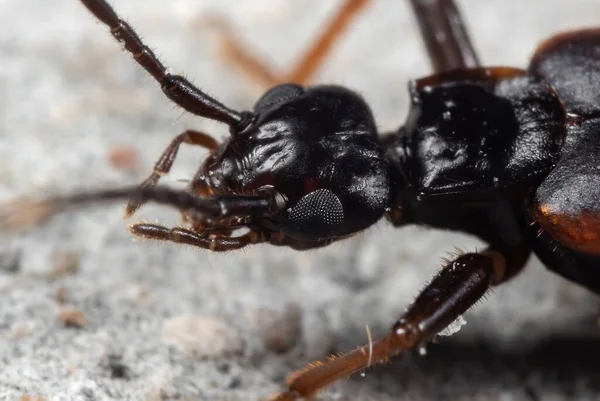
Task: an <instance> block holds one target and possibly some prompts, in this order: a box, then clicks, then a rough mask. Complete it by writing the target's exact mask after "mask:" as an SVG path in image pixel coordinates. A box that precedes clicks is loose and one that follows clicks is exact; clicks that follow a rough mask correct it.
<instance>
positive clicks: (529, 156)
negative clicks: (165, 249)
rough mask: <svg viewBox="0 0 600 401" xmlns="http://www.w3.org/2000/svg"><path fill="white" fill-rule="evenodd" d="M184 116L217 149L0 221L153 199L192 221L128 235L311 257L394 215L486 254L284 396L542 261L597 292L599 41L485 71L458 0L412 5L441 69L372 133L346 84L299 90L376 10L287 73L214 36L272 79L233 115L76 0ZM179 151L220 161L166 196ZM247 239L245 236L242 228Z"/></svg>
mask: <svg viewBox="0 0 600 401" xmlns="http://www.w3.org/2000/svg"><path fill="white" fill-rule="evenodd" d="M81 2H82V3H83V4H84V5H85V7H87V8H88V9H89V11H91V12H92V13H93V14H94V15H95V16H96V17H97V18H98V19H99V20H100V21H102V22H103V23H104V24H106V25H107V26H108V27H109V28H110V31H111V33H112V35H113V36H114V37H115V38H116V39H117V40H118V41H119V42H120V43H121V44H122V45H123V46H124V47H125V49H126V50H127V51H128V52H129V53H131V54H132V56H133V58H134V59H135V61H136V62H137V63H138V64H140V65H141V66H142V67H143V68H144V69H145V70H146V71H148V73H150V75H152V77H153V78H154V79H155V80H156V81H157V82H158V83H159V84H160V86H161V88H162V90H163V92H164V93H165V95H166V96H167V97H168V98H169V99H171V100H172V101H173V102H174V103H175V104H177V105H178V106H181V107H182V108H183V109H185V110H186V111H188V112H190V113H192V114H195V115H198V116H202V117H206V118H209V119H212V120H216V121H219V122H221V123H224V124H226V125H227V126H229V131H230V136H229V138H228V139H227V140H226V141H225V142H223V143H217V142H216V141H215V140H214V139H212V138H211V137H210V136H208V135H206V134H205V133H202V132H198V131H193V130H189V131H186V132H184V133H182V134H180V135H178V136H177V137H176V138H175V139H174V140H173V141H172V142H171V144H170V145H169V146H168V147H167V149H166V150H165V151H164V153H163V154H162V156H161V157H160V159H159V160H158V162H157V163H156V165H155V167H154V171H153V173H152V174H151V175H150V176H149V177H148V178H147V179H146V180H145V181H144V182H143V183H142V185H141V186H140V187H138V188H124V189H114V190H112V189H109V190H104V191H94V192H87V193H79V194H75V195H70V196H64V197H56V198H51V199H45V200H41V201H39V200H37V201H36V200H33V201H29V202H26V201H24V200H18V201H16V202H14V204H12V205H9V206H8V207H6V208H4V211H3V212H2V216H1V220H0V222H2V224H3V225H4V226H5V227H8V228H9V229H10V228H13V229H18V228H23V227H25V226H27V225H34V224H36V223H38V222H40V221H41V220H42V219H44V218H47V217H49V216H51V215H52V214H54V213H56V212H59V211H61V210H63V209H65V208H68V207H72V206H75V205H78V204H83V203H88V202H94V201H100V200H114V199H123V198H128V199H130V201H129V204H128V205H127V208H126V216H131V215H132V214H133V213H134V212H135V211H136V210H137V209H138V208H139V207H140V206H141V205H142V204H143V203H145V202H148V201H152V202H157V203H161V204H165V205H169V206H171V207H174V208H177V209H178V210H180V211H181V213H182V217H183V221H184V225H183V226H182V227H177V228H168V227H163V226H160V225H156V224H146V223H143V224H133V225H131V226H130V230H131V232H132V233H133V234H134V235H136V236H140V237H143V238H149V239H156V240H167V241H173V242H177V243H183V244H188V245H194V246H198V247H201V248H205V249H209V250H211V251H228V250H233V249H239V248H242V247H245V246H247V245H250V244H258V243H269V244H271V245H278V246H288V247H291V248H294V249H299V250H304V249H312V248H317V247H322V246H325V245H328V244H330V243H332V242H334V241H337V240H340V239H343V238H346V237H349V236H351V235H353V234H355V233H357V232H359V231H361V230H363V229H365V228H367V227H369V226H371V225H372V224H374V223H375V222H377V221H378V220H380V219H381V218H382V217H383V216H386V217H387V218H388V219H389V220H390V221H391V222H392V223H393V224H394V225H396V226H403V225H406V224H423V225H427V226H431V227H437V228H441V229H449V230H456V231H463V232H467V233H470V234H473V235H475V236H477V237H478V238H480V239H482V240H483V241H485V242H486V243H487V244H488V248H487V249H486V250H484V251H482V252H477V253H466V254H462V255H457V257H456V258H455V259H454V260H451V261H450V260H447V261H446V262H447V263H446V265H445V266H444V268H443V269H442V270H441V271H440V272H439V273H438V274H437V276H436V277H435V278H434V279H433V281H432V282H431V283H430V284H429V285H428V286H427V287H426V288H425V289H424V290H423V291H422V292H421V294H420V295H419V296H418V297H417V298H416V300H415V302H414V303H413V304H412V305H411V306H410V307H409V308H408V310H407V311H406V313H404V314H403V315H402V316H401V317H400V318H399V319H398V320H397V322H396V323H395V324H394V326H393V328H392V330H391V331H390V333H389V335H388V336H386V337H384V338H381V339H379V340H377V341H375V342H373V343H371V344H369V345H368V346H363V347H358V348H357V349H355V350H353V351H350V352H348V353H346V354H344V355H341V356H339V357H332V358H329V359H328V360H325V361H322V362H316V363H313V364H311V365H309V367H307V368H306V369H304V370H301V371H299V372H297V373H295V374H294V375H292V376H291V377H290V378H289V380H288V383H287V389H286V390H285V391H284V392H282V393H279V394H277V395H275V396H274V397H273V399H274V400H286V401H287V400H296V399H299V398H310V397H311V396H312V395H314V394H315V393H316V392H318V391H319V390H321V389H322V388H324V387H325V386H327V385H329V384H331V383H332V382H334V381H336V380H338V379H340V378H344V377H347V376H348V375H349V374H351V373H353V372H355V371H358V370H360V369H363V368H365V367H368V366H370V365H372V364H375V363H378V362H381V361H385V360H387V359H388V358H389V357H392V356H394V355H396V354H398V353H400V352H402V351H406V350H410V349H413V348H415V347H418V346H420V345H422V344H424V343H426V342H427V341H430V340H432V339H433V338H434V337H436V336H437V335H438V333H439V332H440V331H442V330H443V329H444V328H446V327H447V326H449V325H450V324H451V323H452V322H453V321H455V320H456V319H457V318H459V317H460V316H461V315H462V314H463V313H464V312H465V311H466V310H467V309H469V308H470V307H471V306H472V305H473V304H474V303H476V302H477V301H478V300H479V299H480V298H481V297H482V296H483V295H484V294H485V293H486V291H487V290H488V289H489V288H490V287H491V286H493V285H498V284H500V283H503V282H505V281H507V280H508V279H509V278H511V277H512V276H514V275H515V274H517V273H518V272H519V271H520V270H521V269H522V268H523V267H524V266H525V264H526V261H527V259H528V258H529V256H530V254H531V253H532V252H533V253H535V254H536V255H537V256H538V257H539V258H540V259H541V260H542V261H543V263H544V264H545V265H546V266H547V267H548V268H549V269H551V270H553V271H555V272H556V273H558V274H560V275H562V276H563V277H566V278H567V279H570V280H572V281H574V282H577V283H579V284H581V285H582V286H585V287H587V288H588V289H590V290H592V291H594V292H596V293H600V174H599V172H598V169H600V30H599V29H586V30H579V31H574V32H567V33H563V34H559V35H556V36H554V37H552V38H550V39H548V40H546V41H545V42H543V43H542V44H541V45H540V46H539V47H538V49H537V50H536V52H535V54H534V56H533V58H532V60H531V63H530V65H529V67H528V68H527V69H526V70H521V69H516V68H508V67H492V68H485V67H481V66H480V63H479V61H478V57H477V55H476V53H475V51H474V49H473V46H472V44H471V42H470V39H469V36H468V34H467V31H466V29H465V28H464V25H463V23H462V21H461V17H460V14H459V12H458V10H457V8H456V6H455V4H454V3H453V1H451V0H435V1H433V0H412V1H411V4H412V6H413V9H414V11H415V15H416V18H417V20H418V22H419V26H420V30H421V34H422V37H423V41H424V42H425V45H426V47H427V51H428V53H429V56H430V59H431V63H432V65H433V67H434V70H435V74H434V75H431V76H428V77H425V78H421V79H417V80H414V81H411V82H410V85H409V90H410V96H411V108H410V112H409V115H408V118H407V121H406V123H405V124H404V125H403V126H402V127H401V128H400V129H398V130H397V131H396V132H393V133H390V134H387V135H382V136H380V135H378V133H377V130H376V126H375V122H374V120H373V116H372V114H371V111H370V109H369V107H368V106H367V104H366V103H365V102H364V101H363V99H362V98H361V97H360V96H358V95H357V94H356V93H354V92H352V91H350V90H348V89H345V88H343V87H339V86H313V87H307V86H305V85H303V84H305V83H306V82H307V80H308V78H309V77H310V75H311V73H312V72H313V71H314V70H315V69H316V68H317V67H318V65H319V64H320V62H321V61H322V60H323V58H324V57H325V55H326V54H327V52H328V50H329V49H330V48H331V46H332V45H333V43H334V41H335V39H336V38H337V37H339V35H340V34H341V33H342V31H343V30H344V29H345V28H346V26H347V25H348V24H349V23H350V21H351V20H352V18H353V17H354V16H355V15H357V13H358V12H359V10H361V9H362V8H363V7H364V6H365V5H366V3H367V2H368V1H367V0H346V1H345V3H344V5H343V7H342V8H341V9H340V11H339V12H338V14H337V15H336V16H335V18H333V20H332V22H331V23H330V24H329V25H328V27H327V29H326V30H325V32H324V34H323V35H322V37H321V38H320V39H319V40H318V41H316V42H315V44H314V46H313V47H312V48H311V49H310V51H309V52H308V53H307V54H306V56H305V57H304V58H303V59H302V60H301V62H300V63H299V64H298V66H297V67H296V68H295V69H294V70H293V71H292V72H291V73H290V74H288V75H286V76H282V77H278V76H277V75H275V74H273V73H271V72H270V71H269V70H268V69H267V68H265V67H264V65H262V64H261V63H260V61H259V60H256V59H254V58H253V57H252V56H251V55H250V54H249V53H246V51H245V50H244V48H243V47H242V46H240V45H239V44H238V43H236V41H235V38H233V37H232V36H231V35H230V33H229V32H228V30H227V29H223V28H225V25H222V26H221V31H222V32H221V33H222V34H223V39H225V42H224V43H225V45H226V47H227V49H228V50H229V55H230V56H231V60H232V61H234V62H236V63H238V64H243V66H244V68H245V69H246V70H247V71H249V72H250V73H251V74H253V75H254V76H255V77H256V78H258V79H260V80H262V82H264V83H267V84H269V85H271V86H272V87H271V89H269V90H268V91H267V92H266V93H265V94H264V95H263V96H262V97H261V98H260V99H259V100H258V101H257V102H256V104H255V105H254V107H253V109H252V110H250V111H244V112H238V111H235V110H231V109H229V108H228V107H226V106H225V105H223V104H221V103H219V102H218V101H217V100H215V99H213V98H211V97H209V96H208V95H206V94H205V93H203V92H202V91H201V90H199V89H198V88H196V87H195V86H194V85H192V84H191V83H190V82H189V81H188V80H187V79H185V78H184V77H182V76H179V75H173V74H171V73H169V72H168V70H167V69H166V68H165V67H164V66H163V65H162V64H161V62H160V61H159V60H158V59H157V57H156V56H155V54H154V53H153V52H152V50H150V49H149V48H148V47H147V46H146V45H145V44H144V43H143V42H142V41H141V40H140V38H139V37H138V35H137V34H136V33H135V31H134V30H133V28H131V26H129V25H128V24H127V23H126V22H124V21H123V20H122V19H121V18H120V17H119V16H118V15H117V14H116V13H115V11H114V10H113V9H112V8H111V7H110V6H109V5H108V4H107V3H106V2H105V1H104V0H81ZM182 143H187V144H191V145H197V146H201V147H204V148H206V149H208V150H209V151H210V154H209V156H208V157H207V158H206V160H205V161H204V163H203V164H202V166H201V167H200V169H199V170H198V172H197V173H196V174H195V176H194V178H193V180H192V181H191V183H190V185H189V188H188V189H187V190H175V189H169V188H166V187H160V186H157V183H158V180H159V178H160V177H161V176H162V175H164V174H167V173H168V172H169V169H170V168H171V165H172V164H173V161H174V159H175V157H176V154H177V151H178V148H179V146H180V145H181V144H182ZM239 229H246V232H245V233H243V234H237V232H238V231H239Z"/></svg>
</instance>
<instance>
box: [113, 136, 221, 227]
mask: <svg viewBox="0 0 600 401" xmlns="http://www.w3.org/2000/svg"><path fill="white" fill-rule="evenodd" d="M182 143H187V144H190V145H197V146H201V147H203V148H206V149H209V150H214V149H216V148H217V146H219V144H218V143H217V141H215V139H214V138H212V137H211V136H209V135H207V134H205V133H203V132H199V131H194V130H187V131H184V132H183V133H181V134H179V135H177V136H176V137H175V139H173V140H172V141H171V143H170V144H169V146H167V148H166V149H165V150H164V152H163V153H162V155H161V156H160V158H159V159H158V161H157V162H156V164H155V165H154V170H153V172H152V174H150V176H149V177H148V178H146V179H145V180H144V181H143V182H142V183H141V184H140V187H141V188H150V187H154V186H156V184H157V183H158V180H159V179H160V177H162V176H163V175H166V174H168V173H169V171H170V170H171V167H172V166H173V162H174V161H175V157H177V152H178V151H179V146H181V144H182ZM143 204H144V202H140V201H133V200H132V201H129V203H128V204H127V206H126V207H125V217H126V218H127V217H130V216H131V215H132V214H133V213H135V211H136V210H138V209H139V208H140V207H141V206H142V205H143Z"/></svg>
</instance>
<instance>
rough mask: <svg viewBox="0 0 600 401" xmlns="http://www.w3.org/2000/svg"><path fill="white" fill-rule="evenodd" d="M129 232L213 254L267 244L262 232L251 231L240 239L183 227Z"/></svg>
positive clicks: (132, 227)
mask: <svg viewBox="0 0 600 401" xmlns="http://www.w3.org/2000/svg"><path fill="white" fill-rule="evenodd" d="M129 231H130V232H131V233H132V234H133V235H136V236H138V237H142V238H146V239H153V240H159V241H171V242H175V243H178V244H186V245H193V246H197V247H200V248H203V249H208V250H210V251H213V252H226V251H232V250H235V249H241V248H243V247H245V246H247V245H251V244H258V243H261V242H265V240H266V239H265V235H264V234H263V233H261V232H256V231H250V232H248V233H246V234H244V235H241V236H239V237H230V236H229V235H228V233H227V232H224V233H216V234H214V235H206V233H197V232H194V231H191V230H187V229H185V228H181V227H175V228H168V227H164V226H160V225H157V224H146V223H140V224H132V225H130V226H129Z"/></svg>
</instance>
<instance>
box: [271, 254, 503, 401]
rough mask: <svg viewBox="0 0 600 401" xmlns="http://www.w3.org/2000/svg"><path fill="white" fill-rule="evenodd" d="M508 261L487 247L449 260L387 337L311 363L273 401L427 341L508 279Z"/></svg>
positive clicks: (289, 399)
mask: <svg viewBox="0 0 600 401" xmlns="http://www.w3.org/2000/svg"><path fill="white" fill-rule="evenodd" d="M507 256H508V255H507ZM506 260H508V258H506V257H505V256H504V255H503V254H502V253H500V252H499V251H497V250H487V251H485V252H482V253H468V254H464V255H462V256H459V257H458V258H456V259H455V260H454V261H453V262H449V263H448V264H447V265H446V266H445V267H444V268H443V270H442V271H440V272H439V273H438V275H437V276H436V277H435V278H434V279H433V281H432V282H431V283H430V284H429V285H428V286H427V287H426V288H425V289H424V290H423V291H422V292H421V294H420V295H419V296H418V297H417V299H416V300H415V302H414V303H413V304H412V305H411V306H410V307H409V308H408V310H407V311H406V313H404V315H402V316H401V317H400V319H399V320H398V321H397V322H396V324H394V326H393V328H392V331H391V333H390V334H389V335H388V336H386V337H384V338H382V339H380V340H379V341H376V342H374V343H372V344H369V345H365V346H362V347H358V348H357V349H355V350H353V351H350V352H348V353H346V354H344V355H342V356H339V357H330V358H329V359H328V360H327V361H318V362H315V363H312V364H310V365H309V367H307V368H306V369H304V370H301V371H299V372H297V373H295V374H293V375H292V376H290V377H289V379H288V390H287V391H286V392H283V393H280V394H277V395H275V396H274V397H273V398H272V401H294V400H298V399H310V398H311V397H312V396H314V395H315V394H316V393H317V392H319V391H321V390H322V389H323V388H325V387H326V386H328V385H330V384H332V383H333V382H335V381H337V380H339V379H342V378H345V377H348V376H349V375H350V374H352V373H354V372H356V371H359V370H361V369H365V368H368V367H369V366H371V365H374V364H376V363H380V362H385V361H387V360H388V359H389V358H390V357H392V356H395V355H397V354H399V353H401V352H404V351H408V350H410V349H413V348H415V347H418V346H419V345H422V344H425V343H426V342H427V341H429V340H431V339H432V338H433V337H435V336H436V335H437V334H438V333H440V331H442V330H444V329H445V328H446V327H448V326H449V325H450V324H451V323H452V322H454V321H455V320H456V319H457V318H459V317H460V316H461V315H462V314H463V313H464V312H466V311H467V310H468V309H469V308H470V307H471V306H473V304H475V303H476V302H477V301H478V300H479V299H481V297H482V296H483V295H484V294H485V293H486V292H487V290H488V289H489V288H490V286H491V285H492V284H495V283H498V282H500V281H501V280H502V279H503V277H504V272H505V271H506V270H507V266H506Z"/></svg>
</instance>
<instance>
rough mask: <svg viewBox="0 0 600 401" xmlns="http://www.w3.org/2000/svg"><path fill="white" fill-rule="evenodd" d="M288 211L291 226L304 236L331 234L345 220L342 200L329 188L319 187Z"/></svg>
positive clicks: (325, 235)
mask: <svg viewBox="0 0 600 401" xmlns="http://www.w3.org/2000/svg"><path fill="white" fill-rule="evenodd" d="M288 213H289V216H288V223H289V228H290V229H291V231H293V232H294V233H297V235H298V236H303V237H310V238H323V237H328V236H331V234H333V231H334V229H335V228H336V227H337V226H339V225H340V224H341V223H342V222H343V221H344V208H343V206H342V202H340V199H339V198H338V197H337V196H336V195H335V194H334V193H333V192H331V191H330V190H328V189H318V190H316V191H313V192H311V193H309V194H308V195H306V196H304V197H302V198H301V199H300V200H299V201H298V203H296V205H295V206H294V207H293V208H290V209H288Z"/></svg>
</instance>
